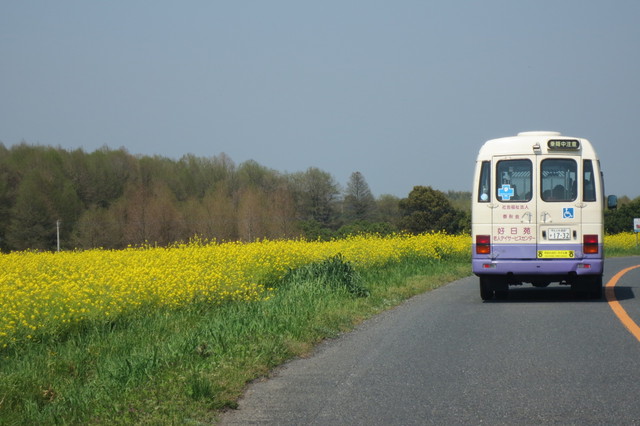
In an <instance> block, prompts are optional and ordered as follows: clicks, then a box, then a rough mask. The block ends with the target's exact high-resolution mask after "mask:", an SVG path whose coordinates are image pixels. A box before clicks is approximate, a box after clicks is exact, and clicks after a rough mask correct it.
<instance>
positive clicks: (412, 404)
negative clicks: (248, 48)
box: [220, 257, 640, 425]
mask: <svg viewBox="0 0 640 426" xmlns="http://www.w3.org/2000/svg"><path fill="white" fill-rule="evenodd" d="M638 264H640V257H629V258H617V259H609V260H607V263H606V266H605V277H604V278H605V279H604V282H605V283H607V282H608V281H609V280H610V279H611V277H612V276H613V275H614V274H615V273H616V272H618V271H620V270H622V269H624V268H626V267H628V266H633V265H638ZM639 287H640V268H638V269H634V270H631V271H629V272H627V273H626V274H624V275H623V276H622V277H621V278H620V280H619V281H618V282H617V286H616V293H615V295H616V298H617V299H618V300H619V301H620V303H621V305H622V306H623V308H624V309H625V310H626V312H627V313H628V314H629V316H630V317H631V318H632V319H633V320H634V321H635V322H636V323H638V324H640V300H639V299H637V298H636V297H635V295H636V294H638V295H640V290H639V289H638V288H639ZM220 424H223V425H235V424H242V425H246V424H283V425H285V424H286V425H302V424H313V425H412V424H421V425H422V424H439V425H440V424H441V425H444V424H446V425H452V424H473V425H477V424H491V425H495V424H505V425H506V424H509V425H513V424H562V425H566V424H579V425H584V424H617V425H621V424H640V342H639V341H638V340H637V339H636V337H634V336H633V335H632V334H631V333H630V332H629V331H628V330H627V328H626V327H625V326H624V325H622V323H621V321H620V320H619V319H618V317H617V316H616V315H615V314H614V312H613V310H612V309H611V307H610V306H609V303H608V301H607V299H606V298H604V297H603V299H602V300H596V301H594V300H588V299H580V298H576V297H574V296H573V294H572V293H571V291H570V290H569V288H568V287H565V286H555V287H553V286H551V287H548V288H546V289H536V288H533V287H531V286H525V287H521V288H518V287H515V288H514V287H512V290H511V291H510V294H509V298H508V299H506V300H500V301H491V302H482V300H481V299H480V295H479V290H478V279H477V278H476V277H469V278H465V279H462V280H459V281H456V282H453V283H451V284H448V285H446V286H444V287H441V288H439V289H437V290H434V291H432V292H429V293H426V294H423V295H420V296H418V297H415V298H413V299H411V300H410V301H408V302H407V303H405V304H403V305H402V306H400V307H398V308H397V309H394V310H392V311H389V312H386V313H384V314H382V315H379V316H377V317H375V318H373V319H372V320H370V321H367V322H366V323H364V324H362V325H361V326H360V327H359V328H358V329H357V330H355V331H354V332H352V333H349V334H345V335H344V336H341V337H340V338H337V339H333V340H330V341H327V342H326V343H324V344H322V345H320V347H319V348H318V350H317V351H316V352H315V353H314V355H313V356H311V357H309V358H307V359H298V360H294V361H292V362H289V363H288V364H286V365H284V366H283V367H282V368H280V369H278V370H277V371H275V372H274V375H273V377H271V378H270V379H268V380H263V381H260V382H256V383H254V384H252V385H251V386H250V387H249V389H248V391H247V393H246V395H245V397H244V398H243V399H242V400H241V401H240V405H239V408H238V410H234V411H231V412H228V413H226V414H225V415H223V416H222V417H221V419H220Z"/></svg>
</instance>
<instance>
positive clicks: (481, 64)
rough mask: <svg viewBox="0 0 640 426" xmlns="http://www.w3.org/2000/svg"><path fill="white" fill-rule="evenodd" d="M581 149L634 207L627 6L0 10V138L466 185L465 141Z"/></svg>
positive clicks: (633, 3)
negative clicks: (535, 133) (544, 133)
mask: <svg viewBox="0 0 640 426" xmlns="http://www.w3.org/2000/svg"><path fill="white" fill-rule="evenodd" d="M527 130H555V131H561V132H562V133H563V134H565V135H569V136H576V137H586V138H588V139H590V140H591V142H593V144H594V146H595V147H596V150H597V151H598V153H599V154H600V157H601V159H602V163H603V168H604V171H605V177H606V179H607V192H608V193H616V194H618V195H624V194H626V195H629V196H631V197H636V196H639V195H640V167H639V166H638V162H639V158H640V135H639V133H638V132H640V1H637V0H630V1H611V0H609V1H585V0H581V1H564V0H552V1H540V0H536V1H514V0H504V1H495V0H482V1H480V0H478V1H449V0H445V1H402V0H394V1H376V0H366V1H365V0H363V1H351V0H339V1H331V0H322V1H314V2H311V1H303V0H292V1H278V0H270V1H266V0H261V1H243V0H233V1H172V2H167V1H156V0H154V1H135V0H128V1H108V2H107V1H64V0H62V1H48V0H47V1H29V0H26V1H5V2H2V5H0V141H1V142H2V143H4V145H5V146H7V147H8V146H11V145H14V144H17V143H20V142H21V141H26V142H27V143H30V144H40V145H51V146H61V147H63V148H65V149H76V148H83V149H84V150H85V151H87V152H92V151H94V150H96V149H98V148H100V147H101V146H104V145H107V146H109V147H111V148H114V149H117V148H119V147H125V148H126V149H127V150H128V151H129V152H130V153H132V154H145V155H155V154H158V155H161V156H166V157H170V158H174V159H178V158H180V157H181V156H183V155H184V154H188V153H192V154H195V155H197V156H203V157H209V156H213V155H217V154H220V153H222V152H224V153H226V154H227V155H228V156H230V157H231V159H233V161H234V162H235V163H236V164H239V163H242V162H243V161H246V160H250V159H253V160H255V161H257V162H258V163H260V164H262V165H263V166H266V167H269V168H272V169H275V170H278V171H281V172H296V171H303V170H306V169H307V168H308V167H311V166H313V167H318V168H320V169H322V170H325V171H327V172H329V173H331V174H332V175H333V176H334V177H335V179H336V180H337V181H338V182H340V183H341V184H343V185H345V184H346V182H347V180H348V178H349V176H350V175H351V173H352V172H354V171H360V172H362V173H363V175H364V177H365V178H366V180H367V182H368V183H369V186H370V187H371V190H372V191H373V193H374V194H375V195H380V194H383V193H390V194H394V195H397V196H401V197H404V196H406V195H407V194H408V193H409V191H410V190H411V189H412V187H413V186H415V185H430V186H432V187H434V188H436V189H440V190H443V191H446V190H449V189H451V190H470V189H471V183H472V182H471V180H472V169H473V166H474V162H475V157H476V154H477V151H478V149H479V148H480V146H481V145H482V143H483V142H484V141H485V140H487V139H491V138H494V137H501V136H510V135H514V134H516V133H517V132H520V131H527Z"/></svg>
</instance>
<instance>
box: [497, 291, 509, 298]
mask: <svg viewBox="0 0 640 426" xmlns="http://www.w3.org/2000/svg"><path fill="white" fill-rule="evenodd" d="M495 293H496V299H498V300H505V299H507V298H508V297H509V290H508V289H507V290H496V291H495Z"/></svg>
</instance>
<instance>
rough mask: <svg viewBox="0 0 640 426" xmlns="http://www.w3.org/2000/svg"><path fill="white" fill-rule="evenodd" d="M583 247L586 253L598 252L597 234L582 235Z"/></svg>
mask: <svg viewBox="0 0 640 426" xmlns="http://www.w3.org/2000/svg"><path fill="white" fill-rule="evenodd" d="M582 242H583V247H582V249H583V250H584V253H585V254H598V236H597V235H595V234H588V235H585V236H583V237H582Z"/></svg>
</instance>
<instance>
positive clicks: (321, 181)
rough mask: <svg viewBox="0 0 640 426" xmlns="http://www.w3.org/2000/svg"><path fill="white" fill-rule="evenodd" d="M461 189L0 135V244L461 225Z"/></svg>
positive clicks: (158, 241)
mask: <svg viewBox="0 0 640 426" xmlns="http://www.w3.org/2000/svg"><path fill="white" fill-rule="evenodd" d="M470 196H471V194H470V193H468V192H455V191H449V192H447V193H443V192H440V191H437V190H434V189H432V188H431V187H415V188H414V190H413V191H412V192H411V194H409V195H408V196H407V198H405V199H400V198H398V197H396V196H393V195H381V196H379V197H377V198H375V197H374V196H373V195H372V192H371V190H370V188H369V186H368V184H367V182H366V179H365V177H364V176H363V175H362V174H361V173H359V172H354V173H352V174H351V176H350V178H349V181H348V182H347V184H346V186H345V187H342V186H341V185H340V184H339V183H338V182H337V181H336V180H335V179H334V177H333V176H331V175H330V174H329V173H327V172H324V171H322V170H320V169H318V168H314V167H311V168H309V169H307V170H306V171H304V172H297V173H280V172H278V171H275V170H272V169H270V168H267V167H265V166H262V165H260V164H258V163H257V162H255V161H246V162H243V163H241V164H239V165H236V164H235V163H234V162H233V161H232V159H231V158H229V157H228V156H227V155H225V154H219V155H216V156H213V157H208V158H201V157H196V156H194V155H185V156H184V157H182V158H180V159H179V160H172V159H169V158H165V157H161V156H153V157H151V156H138V155H132V154H130V153H128V152H127V151H126V150H125V149H124V148H121V149H117V150H114V149H110V148H107V147H104V148H102V149H100V150H97V151H94V152H91V153H87V152H85V151H83V150H75V151H66V150H64V149H61V148H54V147H46V146H34V145H29V144H27V143H22V144H18V145H14V146H12V147H10V148H7V147H5V146H4V145H3V144H1V143H0V250H1V251H3V252H9V251H15V250H25V249H34V250H56V249H57V247H58V244H59V245H60V248H61V249H63V250H70V249H89V248H97V247H102V248H105V249H120V248H124V247H127V246H130V245H134V246H135V245H141V244H151V245H158V246H166V245H169V244H172V243H174V242H180V241H188V240H189V239H191V238H192V237H194V236H198V237H200V238H203V239H208V240H213V239H215V240H217V241H253V240H256V239H262V238H269V239H277V238H296V237H304V238H310V239H316V238H322V239H328V238H333V237H341V236H344V235H347V234H351V233H357V232H379V233H383V234H384V233H389V232H395V231H400V230H408V231H410V232H424V231H430V230H441V229H442V230H446V231H447V232H461V231H465V230H468V227H469V209H470ZM425 210H426V212H425ZM443 219H446V222H443Z"/></svg>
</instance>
